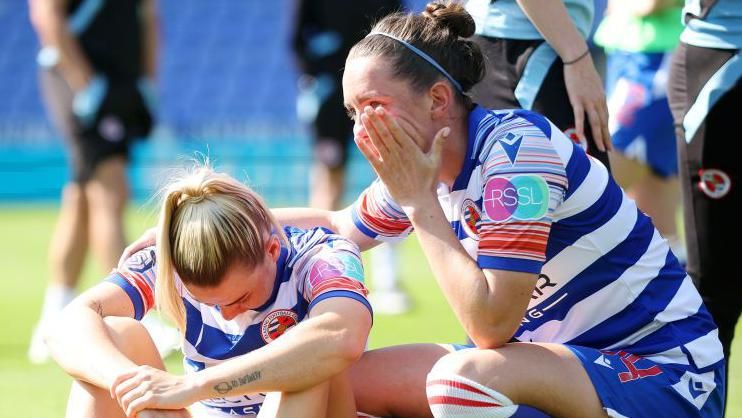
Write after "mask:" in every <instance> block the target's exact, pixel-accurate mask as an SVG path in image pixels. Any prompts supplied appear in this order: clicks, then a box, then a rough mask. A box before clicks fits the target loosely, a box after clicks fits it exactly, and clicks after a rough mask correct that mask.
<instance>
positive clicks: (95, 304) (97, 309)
mask: <svg viewBox="0 0 742 418" xmlns="http://www.w3.org/2000/svg"><path fill="white" fill-rule="evenodd" d="M91 308H93V310H94V311H95V313H97V314H98V315H99V316H101V317H102V316H103V304H102V303H100V301H97V300H94V301H93V303H92V306H91Z"/></svg>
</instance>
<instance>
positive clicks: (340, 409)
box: [258, 373, 356, 418]
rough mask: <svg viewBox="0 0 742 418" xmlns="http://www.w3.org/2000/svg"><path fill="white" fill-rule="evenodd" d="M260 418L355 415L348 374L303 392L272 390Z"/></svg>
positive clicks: (264, 403)
mask: <svg viewBox="0 0 742 418" xmlns="http://www.w3.org/2000/svg"><path fill="white" fill-rule="evenodd" d="M258 417H259V418H294V417H302V418H315V417H316V418H355V417H356V407H355V403H354V402H353V391H352V388H351V386H350V381H349V380H348V377H347V374H346V373H341V374H339V375H337V376H335V377H334V378H332V380H330V381H327V382H323V383H320V384H318V385H316V386H314V387H311V388H309V389H306V390H303V391H300V392H290V393H285V392H284V393H281V392H272V393H269V394H268V395H267V396H266V397H265V401H264V402H263V405H262V407H261V408H260V414H259V415H258Z"/></svg>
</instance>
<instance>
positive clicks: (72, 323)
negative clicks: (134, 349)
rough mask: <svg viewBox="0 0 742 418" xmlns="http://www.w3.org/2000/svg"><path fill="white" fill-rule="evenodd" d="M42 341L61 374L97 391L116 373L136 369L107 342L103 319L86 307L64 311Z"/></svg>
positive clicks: (73, 307)
mask: <svg viewBox="0 0 742 418" xmlns="http://www.w3.org/2000/svg"><path fill="white" fill-rule="evenodd" d="M46 341H47V344H48V345H49V348H50V350H51V353H52V356H53V357H54V359H55V360H56V361H57V363H58V364H59V365H60V366H61V367H62V369H63V370H64V371H65V372H67V373H68V374H69V375H71V376H72V377H74V378H75V379H79V380H83V381H86V382H89V383H91V384H93V385H96V386H98V387H101V388H106V389H108V388H109V387H110V385H111V383H112V382H113V379H114V378H115V377H116V376H117V375H118V374H119V373H121V372H123V371H125V370H128V369H131V368H132V367H135V366H136V364H135V363H134V362H132V361H131V360H129V359H128V358H127V357H126V356H125V355H124V354H123V353H122V352H121V351H120V350H119V349H118V348H117V347H116V345H115V344H114V342H113V340H111V337H110V336H109V335H108V332H107V331H106V326H105V324H104V322H103V318H102V317H101V316H100V315H99V314H98V313H97V312H95V311H93V310H92V309H89V308H86V307H79V306H69V307H68V308H66V309H65V310H64V311H63V312H62V314H61V316H60V318H59V320H58V323H57V326H55V327H52V331H51V332H50V334H49V335H47V340H46Z"/></svg>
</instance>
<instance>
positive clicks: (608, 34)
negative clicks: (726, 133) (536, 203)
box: [595, 0, 685, 262]
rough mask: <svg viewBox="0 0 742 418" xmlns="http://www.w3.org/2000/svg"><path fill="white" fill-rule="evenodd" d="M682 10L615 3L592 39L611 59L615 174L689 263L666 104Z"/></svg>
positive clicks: (644, 2) (646, 1) (674, 4)
mask: <svg viewBox="0 0 742 418" xmlns="http://www.w3.org/2000/svg"><path fill="white" fill-rule="evenodd" d="M681 7H682V1H681V0H632V1H618V0H614V1H612V2H611V3H610V5H609V9H608V11H607V15H606V17H605V19H604V20H603V22H602V23H601V25H600V27H599V29H598V32H597V33H596V36H595V41H596V43H597V44H598V45H600V46H602V47H604V48H605V49H606V53H607V55H608V61H607V77H606V91H607V92H608V112H609V114H610V123H609V124H608V126H609V129H610V134H611V137H612V139H613V144H614V148H615V149H616V151H617V152H614V153H611V168H612V169H613V173H614V175H615V177H616V180H617V181H618V183H619V184H620V185H621V187H623V188H624V189H625V190H626V191H627V193H628V194H629V196H631V197H632V198H633V199H634V200H635V201H636V203H637V205H638V206H639V208H641V209H642V210H643V211H645V212H646V213H647V214H648V215H649V216H650V217H652V221H653V222H654V224H655V226H656V227H657V229H658V230H659V231H660V233H661V234H662V235H663V236H664V237H665V238H666V239H667V240H668V241H669V243H670V247H671V248H672V250H673V253H675V255H676V256H678V258H679V259H680V260H681V261H682V262H684V261H685V244H684V243H683V242H682V240H681V239H680V238H679V237H678V233H677V218H676V214H677V211H678V210H679V205H680V186H679V184H678V178H677V174H678V164H677V146H676V144H675V128H674V126H673V122H672V114H671V113H670V107H669V104H668V102H667V78H668V70H669V65H670V58H671V56H672V55H671V53H672V50H673V49H675V47H676V46H677V44H678V38H679V36H680V32H681V31H682V29H683V26H682V23H681V21H680V10H681Z"/></svg>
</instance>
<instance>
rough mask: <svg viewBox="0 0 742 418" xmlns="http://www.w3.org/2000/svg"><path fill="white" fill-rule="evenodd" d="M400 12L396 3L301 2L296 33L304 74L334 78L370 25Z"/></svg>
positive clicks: (376, 0) (367, 0)
mask: <svg viewBox="0 0 742 418" xmlns="http://www.w3.org/2000/svg"><path fill="white" fill-rule="evenodd" d="M401 8H402V3H401V2H400V1H399V0H356V1H347V0H304V1H303V2H302V4H301V5H300V7H299V10H300V11H299V13H300V16H298V25H299V28H298V31H299V37H300V39H301V43H302V44H304V45H305V47H303V51H304V54H303V55H304V56H303V59H304V61H305V65H307V66H308V68H306V70H307V71H308V72H309V73H310V74H312V75H318V74H322V73H332V74H336V73H337V72H338V70H339V69H340V68H343V67H344V66H345V58H346V57H347V56H348V52H349V51H350V49H351V48H352V47H353V45H355V44H356V43H357V42H358V41H360V40H361V39H362V38H363V37H364V36H365V35H366V34H367V33H368V31H369V30H370V29H371V25H372V24H374V23H375V22H376V21H377V20H379V19H381V18H382V17H384V16H386V15H387V14H389V13H392V12H395V11H397V10H399V9H401Z"/></svg>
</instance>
